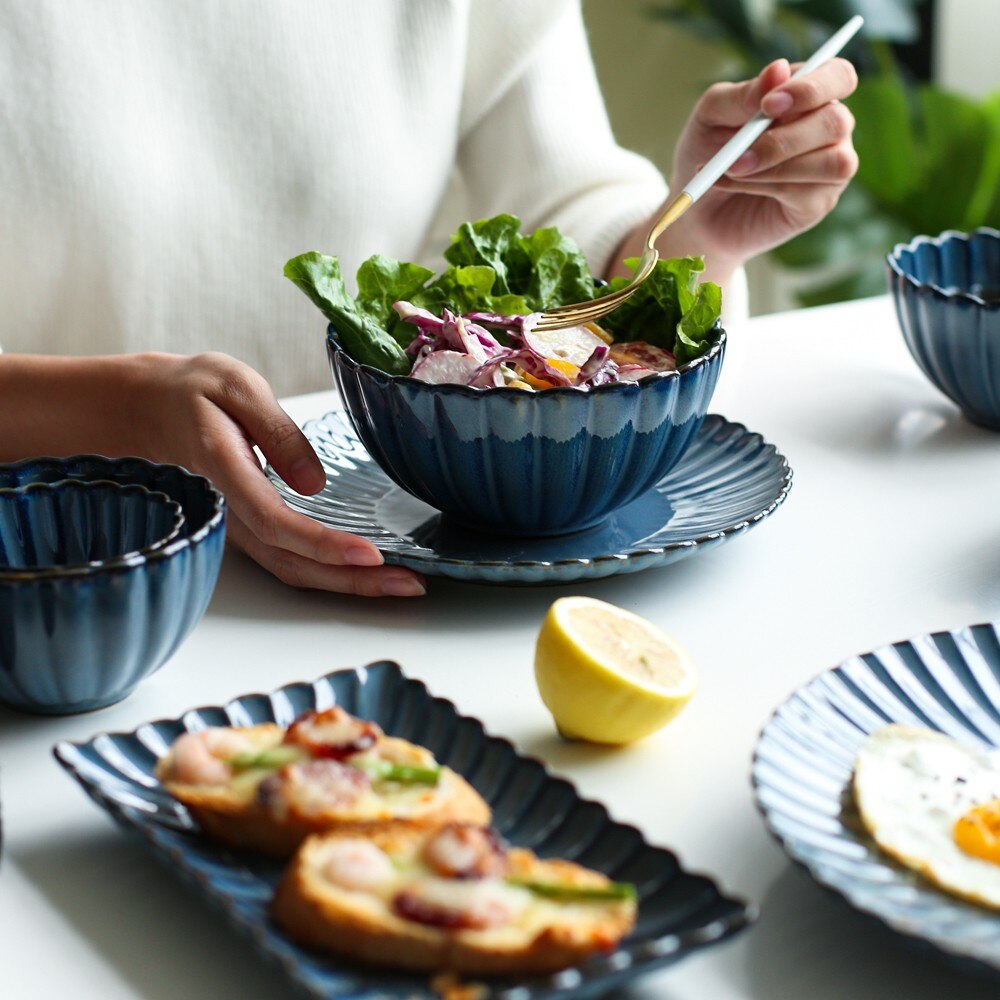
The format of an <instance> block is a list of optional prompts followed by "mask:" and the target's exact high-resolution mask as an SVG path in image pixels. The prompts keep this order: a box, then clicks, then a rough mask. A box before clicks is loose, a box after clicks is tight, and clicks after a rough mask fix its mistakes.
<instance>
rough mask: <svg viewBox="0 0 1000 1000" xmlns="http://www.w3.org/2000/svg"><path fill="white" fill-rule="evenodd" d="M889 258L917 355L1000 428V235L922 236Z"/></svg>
mask: <svg viewBox="0 0 1000 1000" xmlns="http://www.w3.org/2000/svg"><path fill="white" fill-rule="evenodd" d="M886 261H887V264H888V273H889V287H890V289H891V290H892V295H893V298H894V299H895V303H896V315H897V316H898V317H899V325H900V326H901V327H902V330H903V337H904V339H905V340H906V346H907V347H908V348H909V349H910V353H911V354H912V355H913V358H914V360H915V361H916V362H917V364H918V365H919V366H920V368H921V370H922V371H923V373H924V374H925V375H926V376H927V377H928V378H929V379H930V380H931V381H932V382H933V383H934V385H936V386H937V387H938V388H939V389H940V390H941V391H942V392H943V393H944V394H945V395H946V396H948V397H949V399H951V400H953V401H954V402H955V403H957V404H958V405H959V407H961V409H962V411H963V412H964V413H965V415H966V416H967V417H968V418H969V419H970V420H972V421H973V422H974V423H977V424H982V425H983V426H984V427H990V428H993V429H994V430H1000V232H998V231H997V230H996V229H977V230H975V231H974V232H972V233H968V234H966V233H957V232H954V231H951V230H949V231H948V232H944V233H942V234H941V235H940V236H937V237H933V238H932V237H930V236H918V237H917V238H916V239H914V240H913V241H912V242H910V243H899V244H897V245H896V246H895V247H893V249H892V252H891V253H890V254H889V255H888V256H887V258H886Z"/></svg>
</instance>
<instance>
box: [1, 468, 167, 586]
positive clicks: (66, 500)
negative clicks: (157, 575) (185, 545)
mask: <svg viewBox="0 0 1000 1000" xmlns="http://www.w3.org/2000/svg"><path fill="white" fill-rule="evenodd" d="M183 526H184V514H183V513H182V512H181V506H180V504H179V503H177V502H176V501H175V500H171V499H170V497H168V496H167V495H166V494H165V493H159V492H156V491H153V490H147V489H146V487H145V486H139V485H130V486H122V485H121V484H119V483H113V482H84V481H83V480H80V479H65V480H63V481H62V482H61V483H51V484H50V483H32V484H31V485H29V486H22V487H20V488H18V489H13V490H11V489H7V490H4V489H0V570H2V569H8V568H24V567H46V566H72V565H75V564H84V563H90V562H97V561H101V560H108V559H116V558H120V557H122V556H126V555H130V554H132V553H136V552H144V551H154V550H155V549H158V548H162V547H163V546H164V545H166V544H167V543H168V542H170V541H171V540H172V539H173V538H176V537H177V536H178V535H179V534H180V532H181V529H182V528H183Z"/></svg>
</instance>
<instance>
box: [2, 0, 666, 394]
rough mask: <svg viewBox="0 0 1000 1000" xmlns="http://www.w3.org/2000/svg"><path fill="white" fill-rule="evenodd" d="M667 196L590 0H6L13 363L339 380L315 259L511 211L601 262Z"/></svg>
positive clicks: (5, 162)
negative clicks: (615, 94) (123, 361)
mask: <svg viewBox="0 0 1000 1000" xmlns="http://www.w3.org/2000/svg"><path fill="white" fill-rule="evenodd" d="M456 178H457V179H458V180H459V181H460V182H461V183H460V187H461V191H462V193H463V197H462V198H457V197H454V196H453V193H452V194H448V192H449V190H453V187H450V185H452V186H453V184H454V181H455V179H456ZM664 194H665V190H664V183H663V179H662V178H661V177H660V175H659V174H658V173H657V171H656V170H655V169H654V168H653V167H652V165H651V164H649V163H648V162H647V161H645V160H643V159H642V158H640V157H638V156H636V155H634V154H632V153H629V152H626V151H625V150H623V149H621V148H620V147H618V146H617V145H616V144H615V141H614V139H613V137H612V134H611V130H610V128H609V125H608V121H607V117H606V114H605V111H604V106H603V103H602V100H601V96H600V93H599V91H598V87H597V83H596V79H595V75H594V70H593V66H592V63H591V60H590V55H589V52H588V49H587V43H586V37H585V34H584V30H583V25H582V23H581V17H580V11H579V6H578V3H576V2H572V0H502V2H501V0H357V2H350V0H295V2H294V3H290V2H279V0H270V2H269V0H87V2H85V3H84V2H67V0H31V2H25V0H0V197H2V199H3V207H2V217H0V343H3V345H4V346H5V347H6V349H7V350H8V351H11V350H15V351H33V352H53V353H55V352H58V353H67V354H72V353H76V354H89V353H103V352H119V351H138V350H164V351H176V352H182V353H192V352H196V351H203V350H222V351H227V352H229V353H231V354H233V355H236V356H237V357H239V358H241V359H243V360H245V361H247V362H249V363H250V364H251V365H253V366H254V367H256V368H257V369H258V370H259V371H261V372H262V373H263V374H264V375H265V376H266V377H267V378H268V379H269V380H270V381H271V383H272V385H273V386H274V388H275V390H276V391H277V392H278V393H291V392H304V391H308V390H313V389H318V388H324V387H326V386H328V385H329V384H330V383H329V376H328V374H327V373H326V370H325V361H324V350H323V331H324V324H323V320H322V319H321V317H320V316H319V314H318V313H317V312H316V311H315V309H314V307H313V306H312V305H310V304H309V303H308V302H307V300H306V299H305V298H304V296H302V295H301V293H300V292H298V291H297V290H296V289H295V288H294V287H293V286H292V285H291V284H290V283H289V282H287V281H286V280H285V279H284V278H283V277H282V274H281V269H282V265H283V264H284V262H285V260H286V259H287V258H289V257H291V256H293V255H294V254H297V253H299V252H301V251H304V250H313V249H314V250H321V251H323V252H326V253H332V254H336V255H338V256H339V257H341V259H342V263H343V265H344V270H345V273H348V274H353V272H354V270H355V268H356V267H357V265H358V263H360V261H361V260H363V259H364V258H365V257H367V256H368V255H369V254H371V253H373V252H375V251H379V252H382V253H385V254H388V255H390V256H395V257H400V258H403V259H407V260H422V261H424V262H427V263H430V264H431V265H433V264H434V263H435V260H434V257H435V255H436V253H437V252H439V251H440V249H442V248H443V246H444V241H445V240H446V238H447V234H448V233H449V232H450V231H451V230H452V229H453V228H454V226H455V224H456V223H458V222H460V221H462V219H463V218H466V217H468V218H480V217H483V216H486V215H491V214H493V213H496V212H499V211H510V212H514V213H516V214H518V215H520V216H521V218H522V219H523V220H524V223H525V225H526V226H527V227H529V228H533V227H536V226H539V225H543V224H545V225H548V224H556V225H558V226H559V227H560V228H561V229H563V230H564V231H565V232H566V233H568V234H570V235H572V236H574V237H575V238H576V239H577V240H578V242H579V243H580V244H581V245H582V246H583V248H584V250H585V252H586V253H587V255H588V257H589V258H590V261H591V264H592V266H593V267H594V269H595V271H596V272H598V273H600V272H601V271H602V269H603V268H604V267H605V266H606V265H607V263H608V257H609V255H610V254H611V252H612V251H613V250H614V248H615V246H616V245H617V244H618V242H619V241H620V240H621V238H622V237H623V235H624V234H625V233H626V232H627V231H628V230H629V229H630V228H631V227H633V226H634V225H635V224H636V223H637V222H639V221H640V220H641V219H642V218H643V217H644V216H646V215H648V214H649V213H650V212H651V211H652V210H653V209H654V208H655V207H656V205H657V204H658V202H659V201H660V200H661V199H662V198H663V197H664Z"/></svg>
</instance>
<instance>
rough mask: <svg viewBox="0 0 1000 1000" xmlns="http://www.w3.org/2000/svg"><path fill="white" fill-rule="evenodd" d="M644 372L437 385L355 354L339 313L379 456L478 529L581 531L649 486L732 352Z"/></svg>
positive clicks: (343, 364) (355, 395)
mask: <svg viewBox="0 0 1000 1000" xmlns="http://www.w3.org/2000/svg"><path fill="white" fill-rule="evenodd" d="M725 341H726V334H725V331H724V330H722V329H721V328H719V329H718V330H717V332H716V336H715V340H714V342H713V345H712V347H711V348H710V350H709V351H708V352H707V353H706V354H705V355H704V356H703V357H701V358H697V359H696V360H695V361H692V362H691V363H690V364H688V365H685V366H684V368H682V369H681V370H679V371H676V372H664V373H660V374H656V375H650V376H648V377H647V378H645V379H643V380H642V381H641V382H635V383H629V382H622V383H613V384H610V385H604V386H599V387H597V388H595V389H591V390H589V391H588V390H584V389H579V388H574V387H564V388H556V389H547V390H545V391H543V392H529V391H526V390H523V389H510V388H495V389H474V388H471V387H469V386H464V385H430V384H428V383H426V382H421V381H420V380H419V379H414V378H410V377H408V376H390V375H386V374H385V373H384V372H380V371H377V370H376V369H374V368H371V367H369V366H368V365H360V364H358V363H357V362H356V361H354V360H353V359H352V358H351V357H350V356H349V355H348V354H347V353H346V352H345V351H344V350H343V349H342V348H341V347H340V344H339V341H338V339H337V333H336V330H335V329H334V327H333V326H332V325H331V326H330V328H329V332H328V336H327V351H328V354H329V358H330V365H331V367H332V369H333V375H334V380H335V381H336V384H337V387H338V388H339V390H340V393H341V396H342V397H343V399H344V403H345V406H346V407H347V411H348V413H349V414H350V416H351V420H352V421H353V423H354V426H355V428H356V430H357V432H358V436H359V437H360V438H361V440H362V442H363V443H364V445H365V448H366V449H367V450H368V452H369V454H370V455H371V456H372V458H373V459H374V460H375V461H376V462H377V463H378V464H379V465H380V466H381V467H382V469H383V470H384V471H385V473H386V474H387V475H388V476H390V477H391V478H392V479H393V480H394V481H395V482H396V483H397V484H398V485H399V486H401V487H402V488H403V489H405V490H407V491H408V492H409V493H412V494H413V495H414V496H416V497H419V498H420V499H421V500H424V501H425V502H426V503H429V504H431V506H433V507H436V508H437V509H438V510H441V511H444V512H445V513H447V514H449V515H451V516H452V517H453V518H455V519H456V520H458V521H461V522H464V523H466V524H468V525H470V526H471V527H473V528H476V529H478V530H489V531H494V532H499V533H506V534H517V535H523V534H534V535H552V534H560V533H564V532H569V531H580V530H583V529H585V528H589V527H592V526H593V525H595V524H598V523H599V522H600V521H602V520H604V518H606V517H607V516H608V515H609V514H610V513H611V512H612V511H614V510H617V509H618V508H619V507H622V506H624V505H625V504H626V503H628V502H629V501H630V500H633V499H634V498H635V497H637V496H639V495H640V494H641V493H644V492H645V491H646V490H647V489H649V488H650V487H651V486H652V485H653V484H654V483H655V482H657V481H658V480H659V479H661V478H662V477H663V476H664V475H666V474H667V473H668V472H669V471H670V469H672V468H673V467H674V466H675V465H676V464H677V462H678V461H679V460H680V458H681V456H682V455H683V454H684V451H685V449H686V448H687V447H688V445H690V443H691V442H692V441H693V440H694V438H695V435H696V434H697V433H698V428H699V427H700V426H701V421H702V419H703V418H704V416H705V413H706V412H707V411H708V404H709V400H710V399H711V398H712V393H713V391H714V390H715V384H716V382H717V381H718V377H719V370H720V368H721V366H722V359H723V355H724V353H725Z"/></svg>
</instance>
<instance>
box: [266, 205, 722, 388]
mask: <svg viewBox="0 0 1000 1000" xmlns="http://www.w3.org/2000/svg"><path fill="white" fill-rule="evenodd" d="M520 225H521V220H520V219H518V218H517V217H516V216H513V215H497V216H494V217H493V218H492V219H480V220H479V221H478V222H466V223H463V224H462V225H461V226H459V228H458V231H457V232H456V233H455V235H454V236H453V237H452V241H451V245H450V246H449V247H448V249H447V250H446V251H445V258H446V259H447V260H448V263H449V267H448V268H447V269H446V270H445V271H444V272H443V273H442V274H440V275H438V276H437V277H436V278H433V280H431V278H432V272H431V271H429V270H428V269H427V268H425V267H421V266H420V265H419V264H412V263H408V262H406V261H399V260H394V259H392V258H391V257H384V256H382V255H381V254H375V255H374V256H372V257H369V258H368V260H366V261H365V262H364V263H363V264H362V265H361V267H360V268H359V269H358V275H357V285H358V294H357V296H356V297H355V296H352V295H351V294H350V293H349V292H348V291H347V289H346V287H345V285H344V280H343V276H342V275H341V273H340V264H339V262H338V261H337V258H336V257H327V256H324V255H323V254H320V253H316V252H311V253H305V254H301V255H300V256H298V257H293V258H292V259H291V260H290V261H288V263H287V264H286V265H285V276H286V277H287V278H289V279H290V280H291V281H293V282H294V283H295V284H296V285H297V286H298V287H299V288H301V289H302V291H303V292H305V294H306V295H308V296H309V298H310V299H311V300H312V302H313V303H314V304H315V305H316V306H317V307H318V308H319V309H320V311H321V312H322V313H323V315H324V316H326V318H327V319H328V320H329V321H330V322H331V323H333V324H334V325H335V326H336V329H337V331H338V333H339V335H340V340H341V343H342V345H343V347H344V349H345V350H346V351H347V353H348V354H350V356H351V357H352V358H354V360H355V361H358V362H360V363H361V364H367V365H371V366H372V367H374V368H379V369H381V370H382V371H385V372H388V373H389V374H390V375H405V374H408V373H409V371H410V359H409V358H408V357H407V356H406V354H405V351H404V348H405V347H406V346H407V345H408V344H409V343H410V341H411V340H412V339H413V337H414V335H415V332H416V331H415V329H414V327H413V326H412V325H411V324H409V323H404V322H403V321H401V320H400V319H399V317H398V316H397V314H396V312H395V310H394V309H393V308H392V306H393V303H394V302H398V301H401V300H405V301H408V302H412V303H413V304H414V305H416V306H419V307H420V308H422V309H426V310H428V311H429V312H431V313H434V314H435V315H440V314H441V313H442V312H443V311H444V310H445V309H450V310H451V311H452V312H455V313H469V312H494V313H501V314H503V315H507V316H513V315H524V314H526V313H530V312H540V311H543V310H545V309H547V308H549V307H550V306H556V305H563V304H565V303H569V302H582V301H586V300H588V299H592V298H593V297H594V295H595V294H601V295H604V294H607V293H608V292H610V291H615V290H617V289H618V288H621V287H623V286H624V285H625V284H626V279H624V278H616V279H615V280H614V281H612V282H611V284H610V285H609V286H607V287H606V288H604V289H601V290H597V289H595V286H594V279H593V276H592V275H591V273H590V268H589V267H588V265H587V261H586V259H585V258H584V256H583V253H582V252H581V250H580V248H579V247H578V246H577V244H576V243H575V242H574V241H573V240H571V239H569V237H567V236H563V235H562V234H561V233H560V232H559V231H558V230H557V229H555V228H554V227H550V228H546V229H537V230H535V232H533V233H530V234H528V235H526V236H522V235H521V234H520V232H519V231H518V230H519V227H520ZM626 264H628V266H629V267H631V268H632V269H633V270H635V268H636V266H637V264H638V261H637V260H636V259H635V258H632V259H631V260H628V261H626ZM704 268H705V264H704V261H703V260H702V259H701V258H700V257H679V258H675V259H673V260H661V261H659V262H658V263H657V265H656V268H655V269H654V271H653V273H652V274H651V275H650V276H649V278H647V279H646V281H645V282H644V283H643V285H642V287H641V289H640V290H639V291H638V292H637V293H636V294H635V295H633V296H632V297H631V298H630V299H629V300H628V301H627V302H625V303H624V304H623V305H622V306H620V307H619V308H618V309H616V310H615V311H614V312H612V313H611V314H610V315H608V316H607V317H606V318H605V319H604V320H602V325H603V326H605V327H606V328H607V329H608V330H609V331H610V332H611V333H613V334H615V335H616V336H618V338H619V339H624V340H646V341H648V342H649V343H651V344H655V345H656V346H658V347H662V348H664V349H665V350H668V351H671V352H673V354H674V355H675V356H676V358H677V362H678V364H684V363H685V362H687V361H689V360H691V359H692V358H694V357H697V356H698V355H699V354H702V353H703V352H704V351H705V350H706V349H707V347H708V343H709V338H710V331H711V329H712V327H713V326H714V325H715V322H716V321H717V320H718V318H719V312H720V308H721V293H720V291H719V288H718V286H717V285H714V284H712V283H711V282H702V283H701V284H699V283H698V276H699V274H700V273H701V272H702V271H703V270H704Z"/></svg>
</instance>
